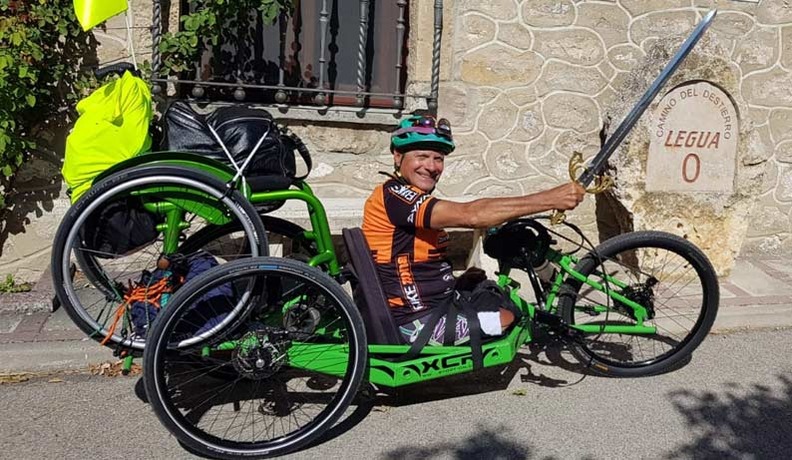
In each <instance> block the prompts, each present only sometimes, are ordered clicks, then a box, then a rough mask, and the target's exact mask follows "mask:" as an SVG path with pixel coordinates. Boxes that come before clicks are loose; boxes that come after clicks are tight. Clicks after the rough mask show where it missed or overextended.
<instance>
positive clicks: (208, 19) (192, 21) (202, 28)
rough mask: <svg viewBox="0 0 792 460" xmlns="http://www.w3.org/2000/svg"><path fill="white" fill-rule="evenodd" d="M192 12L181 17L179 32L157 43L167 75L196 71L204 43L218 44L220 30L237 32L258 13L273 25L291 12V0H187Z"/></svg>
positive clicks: (267, 23)
mask: <svg viewBox="0 0 792 460" xmlns="http://www.w3.org/2000/svg"><path fill="white" fill-rule="evenodd" d="M189 3H190V10H191V11H193V13H190V14H185V15H183V16H182V17H181V22H182V24H183V27H182V29H183V30H180V31H178V32H174V33H166V34H163V36H162V41H161V42H160V52H162V66H163V68H164V69H165V70H166V71H167V72H168V73H179V72H183V71H185V70H189V69H193V68H195V64H196V63H197V62H199V61H200V57H201V53H202V52H203V50H204V46H205V45H206V44H210V45H212V46H216V45H217V44H218V43H220V37H221V34H222V32H223V30H224V29H225V30H229V29H236V28H237V27H238V26H239V25H240V24H241V23H244V22H246V21H247V20H248V18H247V15H249V14H250V12H252V11H259V12H260V13H261V17H262V19H263V21H264V24H266V25H272V24H274V23H275V20H276V19H277V18H278V16H279V15H280V14H282V13H287V14H288V13H290V12H291V11H292V9H293V8H294V0H190V2H189Z"/></svg>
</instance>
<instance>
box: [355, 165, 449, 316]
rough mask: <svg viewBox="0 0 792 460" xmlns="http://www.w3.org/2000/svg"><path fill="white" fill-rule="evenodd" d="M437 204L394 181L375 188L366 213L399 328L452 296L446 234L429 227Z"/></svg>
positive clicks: (368, 231)
mask: <svg viewBox="0 0 792 460" xmlns="http://www.w3.org/2000/svg"><path fill="white" fill-rule="evenodd" d="M437 202H438V199H437V198H435V197H433V196H431V195H429V194H426V193H424V192H423V191H421V190H420V189H418V188H417V187H413V186H411V185H406V184H403V183H401V182H399V181H397V180H395V179H391V180H389V181H387V182H385V183H384V184H382V185H379V186H378V187H377V188H376V189H374V193H372V194H371V196H370V197H369V198H368V200H366V205H365V208H364V209H363V233H364V235H365V236H366V240H367V242H368V245H369V247H370V248H371V252H372V255H373V257H374V260H375V262H376V263H377V268H378V274H379V278H380V282H381V283H382V288H383V290H384V291H385V294H386V295H387V297H388V304H389V306H390V307H391V309H392V310H391V311H392V313H393V316H394V319H395V320H396V322H397V324H404V323H406V322H409V321H412V320H413V319H415V318H417V317H420V316H423V315H425V314H426V313H427V310H428V309H431V308H432V307H437V306H439V305H440V304H441V303H442V302H443V301H444V300H445V299H446V298H447V297H448V296H449V295H451V293H452V292H453V288H454V276H453V273H452V271H451V264H450V263H449V262H448V261H447V260H446V259H445V255H446V249H447V246H448V233H446V232H445V231H443V230H433V229H431V228H429V223H430V221H431V216H432V209H433V208H434V206H435V205H436V204H437Z"/></svg>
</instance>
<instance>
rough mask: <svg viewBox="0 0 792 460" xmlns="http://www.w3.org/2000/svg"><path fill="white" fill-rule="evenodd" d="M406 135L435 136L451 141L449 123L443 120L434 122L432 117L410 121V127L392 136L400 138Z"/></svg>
mask: <svg viewBox="0 0 792 460" xmlns="http://www.w3.org/2000/svg"><path fill="white" fill-rule="evenodd" d="M407 133H418V134H437V135H438V136H440V137H445V138H446V139H449V140H451V122H449V121H448V120H446V119H445V118H441V119H439V120H435V118H434V117H417V118H415V119H414V120H412V126H408V127H406V128H400V129H397V130H396V131H394V132H393V135H394V136H400V135H402V134H407Z"/></svg>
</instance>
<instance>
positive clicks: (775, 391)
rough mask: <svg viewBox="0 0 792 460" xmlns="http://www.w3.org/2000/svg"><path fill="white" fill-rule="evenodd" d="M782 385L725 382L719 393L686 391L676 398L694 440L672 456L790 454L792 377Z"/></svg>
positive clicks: (720, 458) (781, 378)
mask: <svg viewBox="0 0 792 460" xmlns="http://www.w3.org/2000/svg"><path fill="white" fill-rule="evenodd" d="M776 379H777V381H778V382H779V383H780V385H772V384H771V383H772V382H771V380H770V379H768V384H767V385H763V384H754V385H752V386H750V387H746V386H743V385H738V384H730V385H726V386H725V388H723V389H722V390H719V391H700V392H694V391H688V390H681V391H676V392H673V393H671V394H670V399H671V402H672V403H673V404H674V406H675V407H676V409H677V410H678V411H679V412H680V414H682V416H683V417H684V418H685V420H686V422H687V425H688V427H689V428H690V432H691V438H693V441H691V442H690V443H688V444H687V445H684V446H681V447H678V448H677V449H675V450H674V451H672V452H670V453H669V454H668V455H667V458H671V459H677V458H696V459H712V460H715V459H718V460H723V459H738V458H739V459H741V458H767V459H770V458H789V457H788V456H789V451H790V450H792V436H790V427H792V379H790V378H789V377H786V376H777V377H776Z"/></svg>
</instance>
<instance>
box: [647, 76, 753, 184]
mask: <svg viewBox="0 0 792 460" xmlns="http://www.w3.org/2000/svg"><path fill="white" fill-rule="evenodd" d="M650 130H651V131H650V138H649V157H648V160H647V165H646V190H647V191H649V192H655V191H659V192H663V191H668V192H672V191H680V192H727V193H731V192H732V191H733V190H734V174H735V167H736V161H737V144H738V137H739V136H738V133H739V125H738V118H737V110H736V109H735V107H734V103H733V102H732V100H731V98H730V97H729V96H728V95H727V94H726V93H725V92H724V91H723V90H721V89H720V88H718V87H717V86H715V85H713V84H712V83H709V82H706V81H694V82H686V83H683V84H681V85H679V86H677V87H675V88H674V89H672V90H671V91H669V92H668V93H667V94H666V95H665V96H664V97H663V99H662V100H661V101H660V103H659V104H657V106H656V108H655V109H654V111H653V112H652V114H651V121H650Z"/></svg>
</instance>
